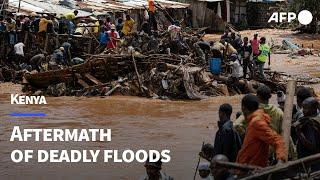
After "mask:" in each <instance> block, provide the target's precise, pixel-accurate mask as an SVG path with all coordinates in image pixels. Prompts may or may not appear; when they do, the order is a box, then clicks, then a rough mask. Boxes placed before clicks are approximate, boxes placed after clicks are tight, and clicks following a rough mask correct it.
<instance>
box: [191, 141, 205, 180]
mask: <svg viewBox="0 0 320 180" xmlns="http://www.w3.org/2000/svg"><path fill="white" fill-rule="evenodd" d="M203 146H204V142H202V146H201V151H202V149H203ZM200 160H201V156H199V159H198V163H197V166H196V171H195V172H194V175H193V180H195V179H196V176H197V172H198V169H199V164H200Z"/></svg>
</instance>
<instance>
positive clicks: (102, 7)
mask: <svg viewBox="0 0 320 180" xmlns="http://www.w3.org/2000/svg"><path fill="white" fill-rule="evenodd" d="M49 2H50V1H48V2H43V1H41V0H21V3H20V12H24V13H30V12H37V13H56V14H57V15H61V14H66V13H68V12H70V11H72V10H73V9H72V8H71V7H68V6H64V5H61V4H57V3H54V2H53V1H51V3H49ZM157 3H158V4H159V5H160V6H161V7H162V8H163V9H166V11H167V12H168V13H169V14H170V16H171V17H173V18H174V19H176V20H182V19H183V17H184V13H185V11H186V9H187V8H188V7H189V4H186V3H180V2H175V1H168V0H158V1H157ZM18 7H19V0H9V9H11V11H17V10H18ZM147 7H148V2H147V1H146V0H128V1H114V0H85V1H77V2H76V5H75V8H76V9H78V10H79V14H78V17H87V16H91V15H94V16H96V17H98V19H99V18H105V17H106V16H111V18H112V19H113V20H115V19H116V18H118V17H122V16H123V13H129V14H130V15H131V16H132V18H133V19H134V20H135V21H136V22H137V23H136V25H138V26H139V25H140V24H141V23H142V22H143V17H144V13H145V10H146V9H147ZM158 13H159V16H158V17H159V22H160V25H162V24H164V25H168V24H169V22H168V21H166V20H165V16H164V14H163V12H162V11H158ZM136 28H138V27H136Z"/></svg>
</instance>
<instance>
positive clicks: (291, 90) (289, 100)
mask: <svg viewBox="0 0 320 180" xmlns="http://www.w3.org/2000/svg"><path fill="white" fill-rule="evenodd" d="M295 90H296V81H295V80H289V81H288V83H287V90H286V101H285V104H284V113H283V121H282V129H283V131H282V136H283V138H284V142H285V145H286V147H287V155H286V156H287V158H288V154H289V143H290V132H291V121H292V109H293V100H294V94H295Z"/></svg>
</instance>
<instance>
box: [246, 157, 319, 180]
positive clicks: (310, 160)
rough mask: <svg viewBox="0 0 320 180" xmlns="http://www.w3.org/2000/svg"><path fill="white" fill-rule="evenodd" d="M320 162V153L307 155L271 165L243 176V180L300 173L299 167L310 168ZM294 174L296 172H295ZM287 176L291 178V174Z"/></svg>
mask: <svg viewBox="0 0 320 180" xmlns="http://www.w3.org/2000/svg"><path fill="white" fill-rule="evenodd" d="M319 162H320V153H318V154H314V155H311V156H307V157H305V158H301V159H298V160H295V161H290V162H287V163H285V164H280V165H277V166H271V167H265V168H263V169H261V170H259V171H257V172H256V173H254V174H252V175H250V176H247V177H244V178H241V179H242V180H251V179H266V177H268V176H270V175H272V174H273V175H274V176H279V175H281V174H283V175H286V173H288V172H289V173H290V172H296V173H299V169H302V167H306V168H308V167H309V166H310V165H313V164H319ZM293 175H294V174H293ZM286 177H287V178H290V176H286Z"/></svg>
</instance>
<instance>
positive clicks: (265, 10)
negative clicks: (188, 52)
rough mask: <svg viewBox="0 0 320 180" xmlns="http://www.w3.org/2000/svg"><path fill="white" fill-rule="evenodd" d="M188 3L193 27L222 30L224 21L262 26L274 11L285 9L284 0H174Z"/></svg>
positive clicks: (264, 25) (239, 26)
mask: <svg viewBox="0 0 320 180" xmlns="http://www.w3.org/2000/svg"><path fill="white" fill-rule="evenodd" d="M175 1H179V2H183V3H189V4H190V9H191V10H192V13H193V25H194V27H207V26H208V27H211V29H212V30H219V31H221V30H223V29H224V25H225V22H227V23H231V24H233V25H236V26H237V27H238V28H239V29H245V28H248V27H249V28H263V27H268V26H270V25H274V24H268V23H267V22H268V19H267V18H269V17H270V15H271V13H272V12H274V11H286V9H287V1H286V0H175Z"/></svg>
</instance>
